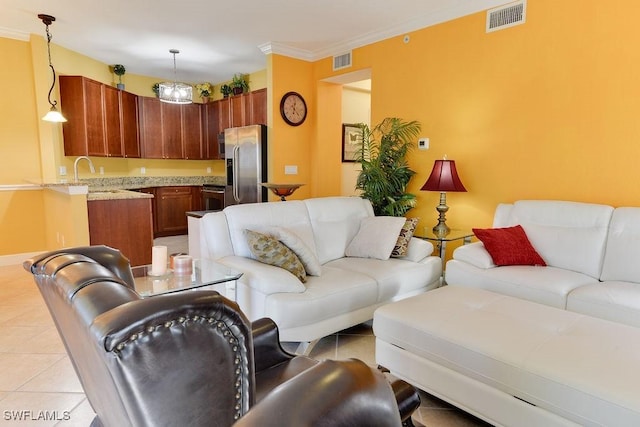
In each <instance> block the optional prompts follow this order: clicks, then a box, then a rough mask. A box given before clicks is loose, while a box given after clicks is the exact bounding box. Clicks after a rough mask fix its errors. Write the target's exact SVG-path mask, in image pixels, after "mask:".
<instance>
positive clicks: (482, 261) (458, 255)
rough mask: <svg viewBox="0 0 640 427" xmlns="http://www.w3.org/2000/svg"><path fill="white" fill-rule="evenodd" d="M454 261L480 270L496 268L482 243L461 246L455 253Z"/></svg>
mask: <svg viewBox="0 0 640 427" xmlns="http://www.w3.org/2000/svg"><path fill="white" fill-rule="evenodd" d="M453 259H455V260H457V261H463V262H466V263H468V264H471V265H473V266H475V267H478V268H485V269H486V268H494V267H495V266H496V265H495V264H494V263H493V258H491V255H489V252H487V250H486V249H485V247H484V244H483V243H482V242H474V243H469V244H468V245H462V246H459V247H458V248H457V249H456V250H455V251H453Z"/></svg>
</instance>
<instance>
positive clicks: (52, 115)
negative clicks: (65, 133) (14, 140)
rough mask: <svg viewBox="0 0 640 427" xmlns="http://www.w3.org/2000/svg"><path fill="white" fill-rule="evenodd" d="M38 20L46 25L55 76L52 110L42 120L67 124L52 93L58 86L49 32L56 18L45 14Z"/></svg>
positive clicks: (50, 65)
mask: <svg viewBox="0 0 640 427" xmlns="http://www.w3.org/2000/svg"><path fill="white" fill-rule="evenodd" d="M38 18H40V19H41V20H42V22H43V23H44V25H45V26H46V29H47V53H48V54H49V67H50V68H51V73H52V74H53V81H52V82H51V89H49V95H48V99H49V104H50V105H51V109H50V110H49V112H48V113H47V114H46V115H45V116H44V117H43V118H42V120H44V121H46V122H54V123H62V122H66V121H67V119H65V118H64V116H63V115H62V113H60V112H59V111H58V109H57V108H56V105H57V104H58V101H55V100H53V101H52V100H51V92H53V88H54V87H55V85H56V70H55V69H54V68H53V64H51V33H50V32H49V25H51V23H52V22H53V21H55V20H56V18H54V17H53V16H51V15H45V14H39V15H38Z"/></svg>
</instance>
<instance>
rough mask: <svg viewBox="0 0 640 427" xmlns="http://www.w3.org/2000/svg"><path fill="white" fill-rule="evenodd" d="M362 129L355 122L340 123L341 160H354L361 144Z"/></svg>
mask: <svg viewBox="0 0 640 427" xmlns="http://www.w3.org/2000/svg"><path fill="white" fill-rule="evenodd" d="M361 134H362V130H361V129H360V127H359V126H358V125H355V124H348V123H343V124H342V161H343V162H355V161H356V158H357V154H358V149H360V147H361V144H362V136H361Z"/></svg>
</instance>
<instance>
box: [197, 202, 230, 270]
mask: <svg viewBox="0 0 640 427" xmlns="http://www.w3.org/2000/svg"><path fill="white" fill-rule="evenodd" d="M200 234H201V235H202V236H201V240H200V241H201V242H202V241H204V244H201V245H200V246H201V247H200V257H201V258H208V259H217V258H222V257H225V256H229V255H233V245H232V244H231V236H230V235H229V226H228V224H227V217H226V216H225V214H224V213H223V212H210V213H208V214H205V215H204V216H203V217H202V218H201V219H200Z"/></svg>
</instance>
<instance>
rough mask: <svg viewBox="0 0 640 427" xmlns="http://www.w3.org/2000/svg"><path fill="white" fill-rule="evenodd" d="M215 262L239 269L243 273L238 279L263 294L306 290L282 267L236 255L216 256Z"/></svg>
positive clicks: (302, 284)
mask: <svg viewBox="0 0 640 427" xmlns="http://www.w3.org/2000/svg"><path fill="white" fill-rule="evenodd" d="M216 262H219V263H221V264H224V265H226V266H228V267H231V268H233V269H235V270H238V271H241V272H242V273H243V274H242V277H241V278H240V279H239V280H238V281H239V282H240V283H242V284H243V285H245V286H248V287H250V288H252V289H255V290H257V291H259V292H261V293H263V294H265V295H270V294H277V293H282V292H294V293H301V292H304V291H305V290H306V287H305V286H304V283H302V282H301V281H300V280H298V278H297V277H296V276H294V275H293V274H291V273H290V272H289V271H287V270H285V269H284V268H280V267H275V266H273V265H269V264H264V263H262V262H260V261H256V260H254V259H251V258H245V257H241V256H236V255H232V256H226V257H223V258H218V259H217V260H216Z"/></svg>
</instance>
